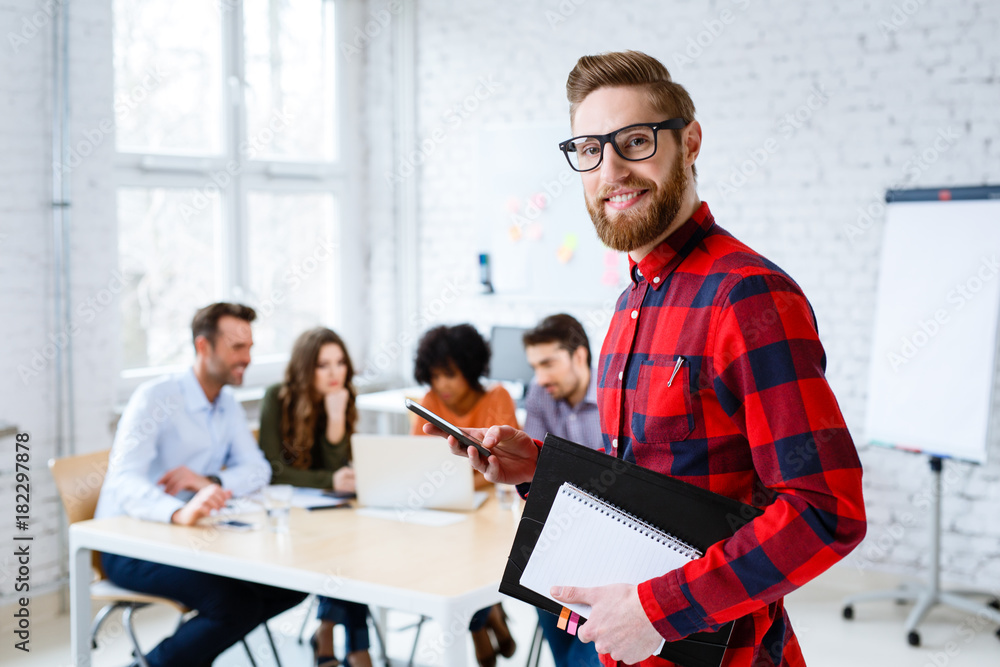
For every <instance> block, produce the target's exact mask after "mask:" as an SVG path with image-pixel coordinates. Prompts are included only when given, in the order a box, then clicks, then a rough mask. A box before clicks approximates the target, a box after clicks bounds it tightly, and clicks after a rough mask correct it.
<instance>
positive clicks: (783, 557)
mask: <svg viewBox="0 0 1000 667" xmlns="http://www.w3.org/2000/svg"><path fill="white" fill-rule="evenodd" d="M630 264H631V270H632V281H633V282H632V285H631V286H630V287H628V288H626V290H625V292H624V293H623V294H622V296H621V297H620V298H619V300H618V304H617V307H616V309H615V314H614V317H613V319H612V321H611V327H610V330H609V331H608V335H607V337H606V338H605V340H604V346H603V348H602V350H601V358H600V363H599V380H598V403H599V406H600V414H601V431H602V432H603V437H604V445H605V451H607V452H608V453H610V454H614V455H616V456H619V457H623V458H625V459H626V460H628V461H634V462H636V463H637V464H639V465H641V466H643V467H645V468H650V469H652V470H657V471H659V472H662V473H665V474H668V475H671V476H673V477H676V478H678V479H682V480H684V481H686V482H690V483H692V484H696V485H697V486H700V487H702V488H705V489H708V490H710V491H714V492H716V493H719V494H722V495H724V496H728V497H730V498H735V499H737V500H740V501H742V502H744V503H749V504H752V505H754V506H756V507H760V508H763V509H764V513H763V515H761V516H760V517H758V518H756V519H754V520H753V521H751V522H750V523H749V524H747V525H746V526H744V527H743V528H741V529H740V530H739V531H737V532H736V534H735V535H734V536H733V537H732V538H730V539H727V540H723V541H722V542H719V543H718V544H715V545H714V546H712V547H711V548H709V549H708V551H707V552H706V553H705V556H704V557H703V558H699V559H698V560H695V561H692V562H691V563H689V564H688V565H686V566H684V567H683V568H681V569H679V570H676V571H674V572H670V573H668V574H666V575H664V576H662V577H657V578H656V579H652V580H650V581H647V582H644V583H642V584H640V585H639V599H640V600H641V602H642V605H643V608H644V609H645V611H646V614H647V616H648V617H649V620H650V621H651V622H652V623H653V625H654V626H655V627H656V629H657V630H659V632H660V634H661V635H663V637H665V638H666V639H667V640H668V641H672V640H676V639H680V638H682V637H686V636H687V635H690V634H691V633H694V632H699V631H701V630H706V629H714V628H716V627H718V626H719V625H721V624H723V623H726V622H727V621H731V620H734V619H736V626H735V628H734V630H733V635H732V638H731V640H730V648H729V650H728V651H727V652H726V658H725V661H724V663H723V664H724V665H726V666H734V665H746V666H749V665H753V666H754V667H765V666H770V665H790V666H794V665H804V664H805V662H804V661H803V659H802V653H801V650H800V649H799V644H798V641H797V639H796V637H795V634H794V633H793V632H792V628H791V625H790V624H789V620H788V615H787V614H786V613H785V610H784V604H783V596H784V595H785V594H786V593H788V592H789V591H792V590H794V589H795V588H797V587H798V586H801V585H802V584H804V583H805V582H807V581H809V580H810V579H812V578H813V577H815V576H817V575H818V574H820V573H821V572H823V571H824V570H826V569H827V568H828V567H830V566H831V565H832V564H833V563H835V562H836V561H838V560H840V559H841V558H843V557H844V556H845V555H846V554H847V553H848V552H850V551H851V549H853V548H854V547H855V546H856V545H857V544H858V542H860V541H861V538H862V537H864V534H865V510H864V503H863V500H862V496H861V463H860V461H859V460H858V455H857V451H856V449H855V447H854V442H853V441H852V440H851V436H850V434H849V433H848V431H847V427H846V425H845V424H844V419H843V417H842V415H841V413H840V408H839V407H838V405H837V400H836V399H835V398H834V396H833V392H832V391H831V389H830V386H829V385H828V384H827V382H826V378H825V377H824V369H825V366H826V357H825V354H824V352H823V347H822V345H821V344H820V342H819V337H818V334H817V330H816V322H815V318H814V315H813V312H812V309H811V307H810V306H809V303H808V301H806V298H805V296H804V295H803V293H802V291H801V290H800V289H799V287H798V285H796V284H795V282H794V281H792V279H791V278H790V277H789V276H788V275H787V274H785V273H784V272H783V271H782V270H781V269H779V268H778V267H777V266H775V265H774V264H772V263H771V262H769V261H768V260H766V259H765V258H763V257H762V256H760V255H759V254H757V253H756V252H754V251H753V250H751V249H750V248H748V247H747V246H745V245H743V244H742V243H740V242H739V241H737V240H736V239H735V238H733V237H732V235H730V234H729V233H728V232H726V231H725V230H723V229H722V228H720V227H719V226H718V225H716V224H715V220H714V218H713V217H712V214H711V212H709V210H708V205H707V204H704V203H703V204H702V205H701V207H700V208H699V209H698V211H697V212H696V213H695V214H694V216H692V218H691V219H690V220H688V221H687V222H686V223H685V224H684V225H683V226H682V227H680V228H679V229H678V230H677V231H676V232H674V233H673V234H671V235H670V237H669V238H667V239H666V241H664V242H663V243H661V244H660V245H659V246H658V247H657V248H656V249H655V250H653V252H652V253H650V254H649V255H648V256H647V257H645V258H643V260H642V261H641V262H639V263H638V265H636V264H635V263H634V262H630ZM601 658H602V660H603V661H604V662H605V664H608V665H610V664H613V662H612V661H611V659H610V657H609V656H606V655H605V656H601ZM642 664H644V665H665V664H669V663H666V662H665V661H663V660H660V659H658V658H651V659H649V660H647V661H644V662H643V663H642Z"/></svg>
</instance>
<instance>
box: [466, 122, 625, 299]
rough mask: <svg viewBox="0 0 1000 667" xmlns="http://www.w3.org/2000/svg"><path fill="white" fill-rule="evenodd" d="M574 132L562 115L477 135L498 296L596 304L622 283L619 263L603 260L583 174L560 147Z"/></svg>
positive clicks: (487, 248) (485, 230)
mask: <svg viewBox="0 0 1000 667" xmlns="http://www.w3.org/2000/svg"><path fill="white" fill-rule="evenodd" d="M569 132H570V127H569V124H568V122H566V121H565V120H560V121H558V122H552V123H532V124H520V125H514V124H504V125H496V126H492V127H490V126H487V127H486V128H484V129H483V130H482V131H481V132H480V134H479V135H478V137H477V139H478V147H477V148H478V151H477V152H478V157H479V160H478V164H477V167H478V170H477V171H478V173H477V177H478V178H477V197H476V200H477V202H478V203H479V209H478V211H477V213H478V214H479V216H478V217H479V220H480V221H481V225H482V227H481V230H482V235H481V241H482V247H481V249H482V251H484V252H488V253H489V255H490V267H491V269H492V277H493V287H494V289H495V291H496V294H497V295H500V296H505V297H506V296H511V297H515V296H516V297H517V298H522V299H537V300H552V299H558V300H559V301H560V302H561V303H567V304H569V303H580V304H593V303H600V302H604V301H606V300H608V299H611V298H615V297H617V296H618V294H619V292H620V291H621V288H622V287H623V286H624V285H623V280H622V276H623V275H624V274H623V272H621V271H620V269H619V268H618V265H617V263H616V264H615V265H614V266H611V267H609V266H606V265H605V260H604V257H605V253H606V252H608V249H607V248H606V247H605V246H604V245H603V244H602V243H601V242H600V240H599V239H598V238H597V235H596V234H595V232H594V227H593V223H592V222H591V220H590V216H589V215H588V214H587V207H586V204H585V200H584V195H583V185H582V182H581V180H580V175H579V174H577V173H576V172H574V171H573V170H572V169H571V168H570V167H569V165H568V164H566V159H565V158H564V157H563V155H562V153H561V152H560V151H559V150H558V144H559V141H561V140H563V139H565V138H566V137H567V136H569V134H568V133H569ZM513 146H517V147H518V150H511V147H513ZM612 254H615V253H612Z"/></svg>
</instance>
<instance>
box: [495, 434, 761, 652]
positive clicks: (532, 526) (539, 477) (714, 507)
mask: <svg viewBox="0 0 1000 667" xmlns="http://www.w3.org/2000/svg"><path fill="white" fill-rule="evenodd" d="M567 483H568V484H567ZM564 487H565V492H564ZM581 498H582V499H583V500H581ZM612 507H613V508H615V509H616V512H612V509H611V508H612ZM595 512H596V514H595ZM759 514H760V510H758V509H756V508H754V507H750V506H749V505H744V504H743V503H740V502H737V501H735V500H732V499H731V498H725V497H723V496H720V495H718V494H716V493H712V492H711V491H708V490H706V489H702V488H699V487H696V486H693V485H691V484H688V483H686V482H683V481H681V480H679V479H675V478H673V477H670V476H669V475H663V474H661V473H658V472H654V471H652V470H649V469H646V468H642V467H641V466H637V465H636V464H634V463H630V462H628V461H624V460H622V459H619V458H616V457H614V456H609V455H607V454H605V453H603V452H597V451H594V450H592V449H590V448H588V447H584V446H582V445H578V444H576V443H575V442H570V441H569V440H566V439H564V438H559V437H557V436H554V435H551V434H549V435H546V436H545V444H544V446H543V447H542V449H541V451H540V452H539V455H538V465H537V467H536V468H535V475H534V477H533V478H532V481H531V488H530V492H529V493H528V501H527V502H526V503H525V505H524V510H523V511H522V513H521V520H520V522H519V523H518V527H517V535H516V536H515V537H514V543H513V544H512V545H511V548H510V555H509V556H508V557H507V567H506V568H505V569H504V573H503V579H502V580H501V582H500V592H501V593H504V594H505V595H510V596H511V597H515V598H517V599H519V600H523V601H525V602H527V603H529V604H532V605H534V606H536V607H538V608H539V609H543V610H545V611H547V612H549V613H551V614H554V615H555V616H556V617H558V625H557V627H559V628H560V629H563V630H565V631H566V632H569V633H570V634H575V632H576V630H577V628H578V627H579V625H580V624H581V623H583V622H585V620H586V617H587V614H586V613H581V612H584V609H583V608H580V611H576V610H571V609H568V608H566V607H563V605H562V604H561V603H559V602H556V601H554V600H553V599H552V598H550V597H549V595H548V592H549V588H550V587H551V585H566V586H591V585H597V583H598V581H601V580H592V581H594V583H590V582H587V583H584V582H582V581H580V580H579V579H577V575H576V573H575V570H576V569H579V571H580V573H582V574H583V575H586V576H589V575H595V576H597V575H598V574H600V573H599V570H600V569H607V570H613V571H615V574H614V578H615V580H614V582H613V583H620V582H622V581H624V580H623V579H622V574H621V572H619V571H618V566H619V565H620V564H621V563H622V562H625V563H628V565H629V569H630V570H633V571H634V572H633V576H638V579H637V580H635V583H638V582H639V581H648V580H649V579H652V578H654V577H658V576H661V575H663V574H665V573H666V572H667V571H669V570H671V569H675V568H676V567H679V566H682V565H684V563H686V562H687V561H688V560H690V559H692V558H697V557H698V554H699V553H704V552H705V550H707V549H708V548H709V547H711V546H712V545H713V544H715V543H717V542H719V541H720V540H724V539H726V538H727V537H729V536H731V535H732V534H733V532H735V531H736V530H737V529H738V528H739V527H740V526H742V525H744V524H745V523H747V522H748V521H750V520H752V519H753V518H754V517H756V516H758V515H759ZM619 521H621V523H620V524H619V525H622V526H628V527H627V528H626V531H631V532H632V533H634V534H635V535H637V536H638V539H639V540H640V541H639V542H638V543H637V546H634V547H633V546H624V545H623V544H621V542H622V541H623V540H624V538H619V537H614V538H607V537H604V536H603V533H601V534H598V531H604V530H607V531H609V532H610V531H611V530H612V528H611V524H612V523H616V524H618V522H619ZM626 521H627V523H626ZM614 530H616V531H617V530H618V529H617V528H615V529H614ZM670 536H673V540H671V541H669V543H668V544H669V546H668V547H667V548H665V549H658V548H653V547H651V546H650V543H653V544H655V543H656V540H657V539H661V540H664V542H665V543H667V541H666V538H669V537H670ZM628 539H632V538H631V537H630V538H628ZM599 549H615V550H616V553H618V555H615V556H605V555H599V554H598V551H597V550H599ZM689 549H690V550H689ZM619 550H620V551H619ZM536 552H537V561H536ZM649 552H655V555H653V556H651V558H660V557H663V558H667V559H669V560H668V561H666V562H662V563H661V562H658V563H656V565H655V566H654V565H651V564H649V563H648V562H647V561H646V560H645V559H644V557H640V555H639V554H646V555H648V553H649ZM594 564H601V565H603V567H602V568H597V567H595V566H594ZM529 567H530V569H531V572H529V571H528V570H529ZM536 568H537V571H536ZM646 568H648V570H646ZM643 571H645V572H647V574H641V572H643ZM650 571H651V572H652V574H648V572H650ZM636 572H639V573H640V574H637V575H636ZM525 574H528V578H527V579H522V576H523V575H525ZM570 576H572V577H573V579H572V580H570V579H569V577H570ZM534 577H538V579H537V580H535V581H530V580H532V579H533V578H534ZM529 581H530V583H531V586H535V588H532V587H530V586H529V585H528V582H529ZM522 582H525V583H522ZM601 582H602V583H612V582H609V581H607V580H603V581H601ZM732 628H733V621H730V622H729V623H725V624H724V625H722V626H719V627H718V628H716V629H715V630H704V631H702V632H696V633H694V634H691V635H688V636H687V637H685V638H684V639H680V640H678V641H675V642H666V643H665V644H664V646H663V647H661V649H660V650H659V651H658V655H659V656H660V657H661V658H664V659H665V660H670V661H671V662H673V663H674V664H677V665H682V666H683V667H719V665H720V664H721V663H722V661H723V658H724V657H725V653H726V647H727V645H728V642H729V636H730V634H731V632H732Z"/></svg>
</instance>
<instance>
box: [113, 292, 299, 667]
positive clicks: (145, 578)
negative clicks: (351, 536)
mask: <svg viewBox="0 0 1000 667" xmlns="http://www.w3.org/2000/svg"><path fill="white" fill-rule="evenodd" d="M255 317H256V313H255V312H254V311H253V309H252V308H248V307H247V306H242V305H239V304H232V303H214V304H211V305H209V306H206V307H205V308H202V309H201V310H199V311H198V312H197V313H196V314H195V316H194V319H193V320H192V323H191V330H192V335H193V338H194V347H195V353H196V357H195V363H194V367H193V368H191V369H189V370H187V371H185V372H183V373H179V374H177V375H173V376H169V377H164V378H159V379H156V380H151V381H149V382H147V383H145V384H143V385H142V386H140V387H139V388H138V389H136V391H135V393H134V394H133V395H132V398H131V400H129V403H128V406H127V407H126V408H125V412H124V414H123V415H122V418H121V421H120V422H119V424H118V430H117V433H116V435H115V442H114V445H113V446H112V449H111V457H110V461H109V465H108V474H107V477H106V478H105V481H104V485H103V487H102V488H101V496H100V500H99V501H98V503H97V511H96V513H95V516H96V518H103V517H111V516H119V515H122V514H127V515H129V516H132V517H136V518H139V519H146V520H150V521H162V522H164V523H176V524H180V525H184V526H191V525H194V524H195V523H196V522H197V521H198V520H199V519H201V518H202V517H205V516H208V515H209V514H211V512H212V511H213V510H218V509H221V508H222V507H223V506H224V505H225V503H226V501H227V500H228V499H229V498H230V497H232V496H234V495H236V496H240V495H245V494H247V493H251V492H253V491H255V490H257V489H258V488H260V487H261V486H263V485H265V484H267V483H268V482H269V481H270V479H271V467H270V465H268V463H267V461H266V460H265V459H264V456H263V454H262V453H261V451H260V449H259V448H258V446H257V443H256V442H255V441H254V438H253V435H252V434H251V433H250V430H249V428H248V427H247V419H246V413H245V412H244V411H243V408H242V407H241V406H240V404H239V403H238V402H237V401H236V400H235V398H234V397H233V395H232V392H231V391H230V390H228V389H226V388H225V386H226V385H230V384H231V385H237V386H238V385H240V384H242V383H243V374H244V372H245V371H246V367H247V366H248V365H249V364H250V348H251V346H252V345H253V336H252V333H251V330H250V323H251V322H252V321H253V320H254V318H255ZM102 564H103V566H104V569H105V572H106V573H107V576H108V578H109V579H110V580H111V581H112V582H114V583H115V584H117V585H119V586H123V587H125V588H129V589H131V590H135V591H140V592H144V593H150V594H153V595H162V596H164V597H169V598H172V599H175V600H178V601H180V602H183V603H184V604H185V605H187V606H188V607H190V608H192V609H197V610H198V614H197V615H195V616H194V617H193V618H191V619H189V620H188V621H186V622H185V623H184V624H183V625H182V626H181V627H180V628H178V629H177V632H175V633H174V634H173V636H171V637H167V638H166V639H164V640H163V641H162V642H160V644H159V645H157V646H156V648H154V649H153V650H152V651H150V653H149V654H147V655H146V662H147V663H148V664H149V665H150V667H155V666H157V665H211V664H212V661H213V660H214V659H215V657H216V656H218V655H219V654H220V653H222V652H223V651H224V650H226V649H227V648H228V647H229V646H231V645H232V644H233V643H235V642H237V641H239V640H240V639H241V638H242V637H243V636H245V635H246V634H247V633H248V632H249V631H250V630H252V629H254V628H255V627H257V626H258V625H260V624H261V623H262V622H264V621H266V620H267V619H269V618H271V617H272V616H274V615H276V614H278V613H281V612H282V611H284V610H286V609H289V608H291V607H293V606H295V605H296V604H298V603H299V602H300V601H302V599H303V598H304V597H305V594H304V593H299V592H296V591H287V590H284V589H280V588H274V587H271V586H263V585H261V584H254V583H249V582H245V581H239V580H236V579H229V578H226V577H220V576H217V575H212V574H206V573H202V572H192V571H190V570H184V569H181V568H177V567H172V566H169V565H162V564H159V563H152V562H149V561H143V560H138V559H135V558H127V557H124V556H118V555H115V554H108V553H106V554H103V555H102Z"/></svg>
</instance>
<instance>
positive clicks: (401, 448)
mask: <svg viewBox="0 0 1000 667" xmlns="http://www.w3.org/2000/svg"><path fill="white" fill-rule="evenodd" d="M351 451H352V456H353V459H354V477H355V485H356V487H357V495H358V504H359V505H361V506H363V507H384V508H388V509H395V510H411V511H415V510H421V509H436V510H474V509H476V508H478V507H479V506H480V505H482V504H483V502H484V501H485V500H486V497H487V493H486V492H485V491H479V492H477V491H475V489H474V488H473V476H472V467H471V466H470V465H469V463H468V461H463V460H462V459H461V458H459V457H457V456H455V455H454V454H452V453H451V450H450V449H448V443H447V442H445V440H444V439H443V438H435V437H432V436H426V435H364V434H355V435H353V436H351Z"/></svg>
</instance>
